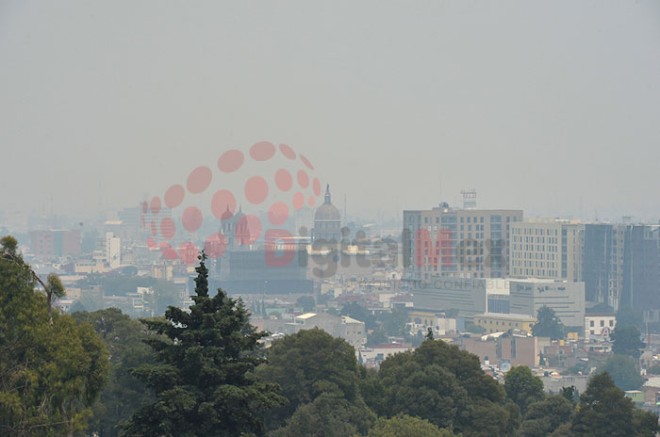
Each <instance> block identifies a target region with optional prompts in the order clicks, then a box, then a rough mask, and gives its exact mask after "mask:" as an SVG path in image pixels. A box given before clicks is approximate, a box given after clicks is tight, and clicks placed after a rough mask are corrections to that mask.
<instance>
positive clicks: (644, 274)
mask: <svg viewBox="0 0 660 437" xmlns="http://www.w3.org/2000/svg"><path fill="white" fill-rule="evenodd" d="M619 306H629V307H632V308H634V309H637V310H640V311H649V310H658V309H660V225H627V226H626V229H625V243H624V249H623V289H622V291H621V299H620V301H619Z"/></svg>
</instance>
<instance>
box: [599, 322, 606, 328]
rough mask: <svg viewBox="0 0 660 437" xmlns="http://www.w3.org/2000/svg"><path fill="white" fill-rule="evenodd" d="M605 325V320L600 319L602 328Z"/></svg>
mask: <svg viewBox="0 0 660 437" xmlns="http://www.w3.org/2000/svg"><path fill="white" fill-rule="evenodd" d="M603 326H605V320H601V321H600V327H601V328H602V327H603Z"/></svg>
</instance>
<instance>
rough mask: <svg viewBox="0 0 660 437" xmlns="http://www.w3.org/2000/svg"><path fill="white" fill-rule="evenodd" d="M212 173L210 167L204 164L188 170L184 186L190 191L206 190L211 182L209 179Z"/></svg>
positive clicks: (199, 191)
mask: <svg viewBox="0 0 660 437" xmlns="http://www.w3.org/2000/svg"><path fill="white" fill-rule="evenodd" d="M212 178H213V174H212V173H211V169H210V168H208V167H206V166H200V167H197V168H196V169H194V170H193V171H191V172H190V175H188V181H187V182H186V188H188V191H190V192H191V193H195V194H196V193H201V192H202V191H204V190H206V189H207V188H208V187H209V185H210V184H211V179H212Z"/></svg>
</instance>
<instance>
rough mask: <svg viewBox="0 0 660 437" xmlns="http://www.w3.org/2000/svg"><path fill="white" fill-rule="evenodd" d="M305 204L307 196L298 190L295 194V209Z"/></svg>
mask: <svg viewBox="0 0 660 437" xmlns="http://www.w3.org/2000/svg"><path fill="white" fill-rule="evenodd" d="M303 206H305V196H304V195H303V193H301V192H298V193H296V194H294V195H293V207H294V208H295V209H300V208H302V207H303Z"/></svg>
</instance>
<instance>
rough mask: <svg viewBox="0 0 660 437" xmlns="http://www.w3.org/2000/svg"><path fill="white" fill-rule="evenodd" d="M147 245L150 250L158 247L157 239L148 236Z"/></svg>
mask: <svg viewBox="0 0 660 437" xmlns="http://www.w3.org/2000/svg"><path fill="white" fill-rule="evenodd" d="M147 247H148V248H149V249H150V250H153V249H155V248H156V247H157V245H156V241H154V239H153V238H151V237H147Z"/></svg>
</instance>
